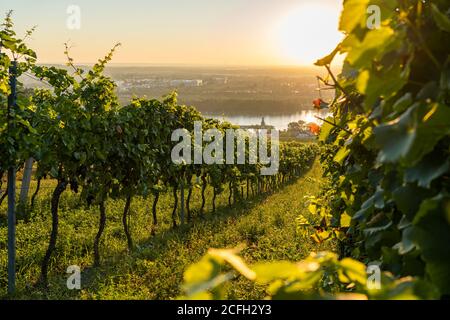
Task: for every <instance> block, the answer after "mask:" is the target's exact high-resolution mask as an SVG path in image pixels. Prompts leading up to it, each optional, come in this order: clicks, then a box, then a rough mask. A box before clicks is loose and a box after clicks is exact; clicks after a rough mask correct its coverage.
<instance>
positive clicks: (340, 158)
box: [333, 146, 350, 165]
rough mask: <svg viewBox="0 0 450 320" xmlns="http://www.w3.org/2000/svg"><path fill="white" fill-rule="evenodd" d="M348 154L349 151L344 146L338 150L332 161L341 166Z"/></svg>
mask: <svg viewBox="0 0 450 320" xmlns="http://www.w3.org/2000/svg"><path fill="white" fill-rule="evenodd" d="M349 154H350V149H349V148H347V147H346V146H344V147H342V148H340V149H339V151H338V152H337V153H336V155H335V156H334V159H333V160H334V161H335V162H337V163H339V164H340V165H342V164H343V162H344V160H345V159H346V158H347V156H348V155H349Z"/></svg>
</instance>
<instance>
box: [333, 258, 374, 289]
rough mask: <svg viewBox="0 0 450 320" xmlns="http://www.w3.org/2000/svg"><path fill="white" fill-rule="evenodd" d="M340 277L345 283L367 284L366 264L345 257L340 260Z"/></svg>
mask: <svg viewBox="0 0 450 320" xmlns="http://www.w3.org/2000/svg"><path fill="white" fill-rule="evenodd" d="M339 265H340V267H341V269H339V279H340V281H342V282H344V283H349V282H355V283H358V284H360V285H362V286H365V285H366V282H367V273H366V266H365V265H364V264H363V263H361V262H359V261H356V260H353V259H350V258H345V259H342V260H341V261H340V262H339Z"/></svg>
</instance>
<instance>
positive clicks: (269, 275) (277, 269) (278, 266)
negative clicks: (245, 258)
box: [253, 261, 301, 284]
mask: <svg viewBox="0 0 450 320" xmlns="http://www.w3.org/2000/svg"><path fill="white" fill-rule="evenodd" d="M253 270H254V271H255V273H256V281H257V282H258V283H261V284H266V283H270V282H272V281H274V280H277V279H289V278H295V277H298V276H299V274H300V273H301V272H300V269H299V268H298V267H297V266H296V264H295V263H292V262H289V261H277V262H269V263H260V264H256V265H254V266H253Z"/></svg>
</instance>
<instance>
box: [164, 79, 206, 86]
mask: <svg viewBox="0 0 450 320" xmlns="http://www.w3.org/2000/svg"><path fill="white" fill-rule="evenodd" d="M170 85H171V86H174V87H176V86H184V87H201V86H202V85H203V80H200V79H195V80H179V79H177V80H171V81H170Z"/></svg>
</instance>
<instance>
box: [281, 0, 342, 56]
mask: <svg viewBox="0 0 450 320" xmlns="http://www.w3.org/2000/svg"><path fill="white" fill-rule="evenodd" d="M339 13H340V11H339V7H337V6H336V7H334V6H331V5H320V4H304V5H301V6H300V7H297V8H295V9H294V10H291V11H290V12H289V13H288V14H287V15H286V16H284V17H282V18H281V19H280V21H279V22H278V24H277V25H276V27H275V33H276V35H275V37H276V39H277V42H278V43H277V50H278V51H279V55H281V58H282V59H283V60H284V61H288V63H293V64H305V65H310V64H313V63H314V62H315V61H316V60H317V59H320V58H322V57H323V56H325V55H327V54H328V53H330V52H331V51H332V50H333V49H334V48H335V47H336V45H337V44H338V43H339V42H340V41H341V40H342V38H343V35H342V34H341V33H340V32H339V31H338V24H339Z"/></svg>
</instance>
